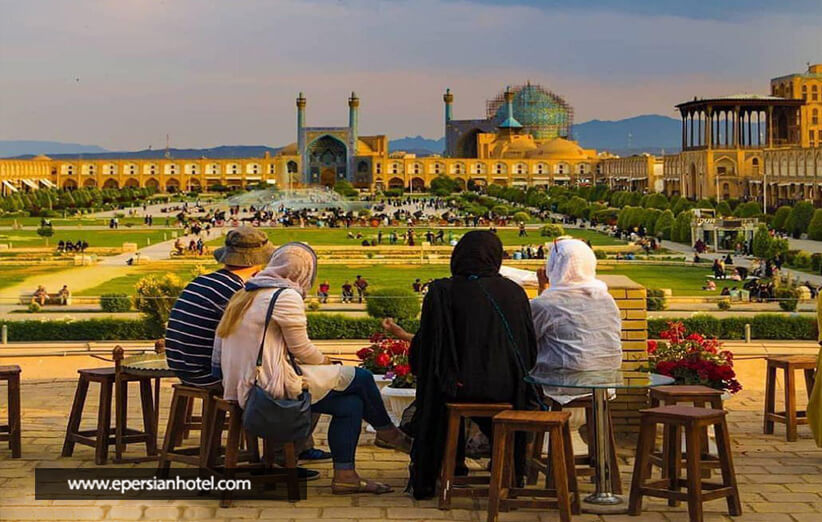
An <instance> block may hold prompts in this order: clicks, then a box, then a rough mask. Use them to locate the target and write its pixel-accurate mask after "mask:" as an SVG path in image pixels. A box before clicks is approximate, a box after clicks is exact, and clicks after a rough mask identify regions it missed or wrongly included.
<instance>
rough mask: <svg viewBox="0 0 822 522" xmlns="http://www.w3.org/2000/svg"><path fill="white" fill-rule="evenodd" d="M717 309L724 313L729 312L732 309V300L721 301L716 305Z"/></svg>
mask: <svg viewBox="0 0 822 522" xmlns="http://www.w3.org/2000/svg"><path fill="white" fill-rule="evenodd" d="M716 307H717V308H719V309H720V310H722V311H723V312H727V311H728V310H730V309H731V300H730V299H720V300H719V301H717V303H716Z"/></svg>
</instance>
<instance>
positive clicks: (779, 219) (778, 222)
mask: <svg viewBox="0 0 822 522" xmlns="http://www.w3.org/2000/svg"><path fill="white" fill-rule="evenodd" d="M790 213H791V207H789V206H787V205H785V206H781V207H779V208H778V209H776V212H775V213H774V215H773V219H772V220H771V228H773V229H774V230H779V231H780V232H785V222H786V221H787V220H788V215H789V214H790Z"/></svg>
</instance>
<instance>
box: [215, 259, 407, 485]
mask: <svg viewBox="0 0 822 522" xmlns="http://www.w3.org/2000/svg"><path fill="white" fill-rule="evenodd" d="M316 275H317V256H316V254H315V253H314V251H313V250H312V249H311V248H310V247H308V246H307V245H305V244H303V243H287V244H285V245H283V246H281V247H280V248H278V249H277V250H276V251H275V252H274V254H272V256H271V260H270V261H269V262H268V265H267V266H266V267H265V268H264V269H263V270H261V271H260V272H259V273H258V274H257V275H256V276H254V277H252V278H251V279H249V280H248V281H247V282H246V284H245V288H244V289H242V290H240V291H239V292H237V293H236V294H235V295H234V297H232V299H231V301H229V303H228V306H227V307H226V310H225V313H224V314H223V318H222V320H221V321H220V325H219V326H218V327H217V340H216V342H215V356H219V357H220V360H221V366H222V371H223V389H224V390H225V395H224V397H225V398H226V399H229V400H236V401H238V402H239V403H240V406H241V407H243V406H245V403H246V400H247V399H248V395H249V392H250V391H251V388H252V387H253V386H254V382H255V379H256V380H257V383H258V384H259V385H260V386H261V387H262V388H263V389H265V390H266V391H267V392H268V393H270V394H271V395H272V396H273V397H275V398H284V397H288V398H292V399H293V398H296V397H297V396H298V395H299V394H300V393H301V392H302V387H303V385H304V384H306V385H308V390H309V392H310V393H311V410H312V412H314V413H325V414H328V415H331V423H330V425H329V428H328V445H329V447H330V449H331V455H332V459H333V461H334V478H333V480H332V482H331V489H332V492H333V493H335V494H346V493H376V494H381V493H388V492H390V491H392V490H391V488H390V487H389V486H387V485H386V484H383V483H381V482H375V481H370V480H363V479H362V478H360V476H359V475H358V474H357V472H356V471H355V469H354V457H355V453H356V448H357V441H358V439H359V435H360V429H361V427H362V421H363V420H365V421H366V422H368V423H369V424H371V425H372V426H373V427H374V429H375V430H376V431H377V437H378V438H379V439H380V441H381V442H382V444H383V445H384V446H388V447H392V448H395V449H399V450H404V451H408V450H410V441H408V440H407V438H406V436H405V435H404V434H403V433H402V432H401V431H400V430H399V429H398V428H397V427H396V426H395V425H394V424H393V422H392V421H391V419H390V417H389V416H388V413H387V412H386V410H385V405H384V404H383V402H382V397H381V396H380V392H379V389H378V388H377V385H376V383H375V381H374V377H373V376H372V375H371V373H370V372H368V371H367V370H364V369H362V368H355V367H353V366H342V365H339V364H331V361H329V359H328V357H326V356H325V355H323V353H322V352H321V351H320V350H319V349H318V348H317V347H316V346H314V343H312V342H311V340H310V339H309V338H308V331H307V320H306V315H305V305H304V304H303V299H304V298H305V295H306V293H307V292H308V291H309V290H310V289H311V287H312V286H313V285H314V280H315V279H316ZM275 295H276V296H277V297H276V299H277V301H276V302H275V305H274V309H273V311H272V313H271V316H270V317H269V316H268V315H267V312H268V307H269V304H270V303H271V300H272V299H273V298H274V296H275ZM269 321H270V324H269V328H268V330H267V331H266V334H265V339H264V342H263V352H262V364H261V366H260V367H259V368H258V367H257V353H258V350H259V346H260V340H261V338H262V336H263V331H264V327H265V324H266V323H267V322H269ZM289 353H290V354H291V355H293V356H294V358H295V360H296V362H297V363H298V365H299V368H300V370H301V372H302V376H300V375H298V374H297V372H296V370H295V369H294V368H293V367H292V365H291V363H290V361H289V357H288V354H289ZM217 354H219V355H217ZM258 374H259V375H258Z"/></svg>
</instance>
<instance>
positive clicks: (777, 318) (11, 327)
mask: <svg viewBox="0 0 822 522" xmlns="http://www.w3.org/2000/svg"><path fill="white" fill-rule="evenodd" d="M307 315H308V335H309V337H310V338H311V339H316V340H324V339H367V338H368V337H370V336H371V334H373V333H374V332H377V331H379V330H380V320H379V319H375V318H371V317H348V316H344V315H339V314H326V313H308V314H307ZM670 320H671V319H666V318H658V319H649V320H648V337H649V338H651V339H656V338H659V333H660V332H661V331H662V330H664V329H665V328H666V327H667V324H668V321H670ZM681 321H682V323H683V324H684V325H685V328H686V330H687V331H688V332H689V333H691V332H698V333H700V334H703V335H711V336H716V337H718V338H720V339H744V338H745V324H746V323H748V324H750V325H751V337H752V338H754V339H777V340H780V339H781V340H802V341H816V340H817V338H818V333H817V332H818V330H817V325H816V318H815V317H813V316H800V315H780V314H758V315H755V316H753V317H725V318H722V319H719V318H716V317H714V316H712V315H710V314H697V315H694V316H692V317H689V318H687V319H682V320H681ZM0 325H6V326H8V339H9V341H11V342H26V341H130V340H146V339H156V338H158V337H160V336H161V335H162V334H161V333H158V332H152V331H151V329H150V328H149V326H148V323H147V322H146V321H144V320H142V319H84V320H80V321H65V320H56V321H38V320H27V321H1V322H0ZM402 326H403V328H405V329H406V330H408V331H409V332H416V331H417V329H418V328H419V321H418V320H416V319H410V320H406V321H403V322H402ZM0 352H2V348H0Z"/></svg>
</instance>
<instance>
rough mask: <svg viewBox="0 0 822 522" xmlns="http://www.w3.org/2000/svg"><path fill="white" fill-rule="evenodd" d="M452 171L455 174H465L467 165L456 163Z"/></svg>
mask: <svg viewBox="0 0 822 522" xmlns="http://www.w3.org/2000/svg"><path fill="white" fill-rule="evenodd" d="M452 171H453V173H454V174H465V163H463V162H461V161H458V162H457V163H454V166H453V169H452Z"/></svg>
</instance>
